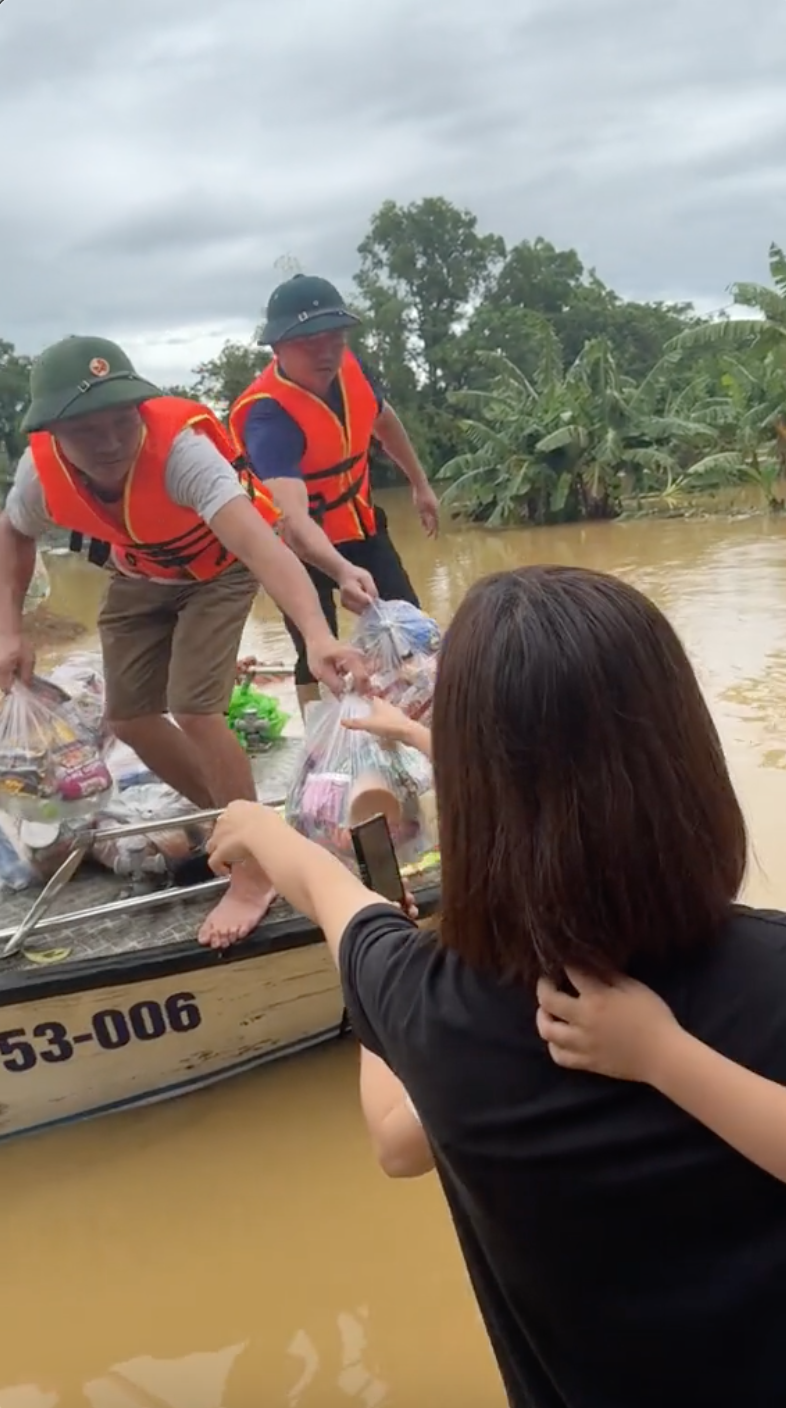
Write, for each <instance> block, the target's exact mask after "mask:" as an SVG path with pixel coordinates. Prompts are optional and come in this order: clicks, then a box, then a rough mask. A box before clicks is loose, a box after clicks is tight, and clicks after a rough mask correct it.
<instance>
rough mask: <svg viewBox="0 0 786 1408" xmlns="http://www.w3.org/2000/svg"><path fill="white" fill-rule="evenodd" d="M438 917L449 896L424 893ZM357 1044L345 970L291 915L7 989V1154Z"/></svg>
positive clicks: (1, 1132)
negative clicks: (59, 1128)
mask: <svg viewBox="0 0 786 1408" xmlns="http://www.w3.org/2000/svg"><path fill="white" fill-rule="evenodd" d="M417 894H418V903H419V907H420V910H421V914H422V915H423V916H424V917H425V916H426V915H427V914H428V913H430V912H432V911H433V909H434V908H435V907H436V903H437V900H438V894H439V892H438V889H437V888H436V887H434V886H431V887H429V888H428V889H427V890H418V892H417ZM346 1030H347V1023H346V1018H345V1013H344V1005H343V999H342V994H341V988H340V983H339V979H338V974H337V972H336V968H335V964H334V963H333V960H332V958H331V956H330V954H329V952H328V949H327V946H326V944H325V942H324V939H323V937H322V935H321V933H320V932H319V930H317V929H315V928H314V927H313V925H311V924H309V923H308V921H306V920H305V919H303V918H302V916H297V915H293V914H292V912H291V911H290V912H289V914H288V915H287V916H286V917H283V918H281V919H275V918H271V919H269V920H267V921H266V922H265V923H263V924H262V925H261V926H260V928H259V929H258V930H257V931H256V933H255V934H254V935H253V936H252V937H251V938H250V939H247V940H245V941H244V942H243V943H241V944H238V945H236V946H235V947H233V948H231V949H229V950H227V951H226V952H225V953H223V954H219V953H217V952H214V951H212V950H210V949H204V948H201V947H200V946H199V945H198V944H196V943H195V942H194V940H193V939H192V940H190V941H188V942H180V943H171V944H164V945H162V946H161V947H159V948H157V949H141V950H137V951H135V952H126V953H119V954H116V955H114V956H111V957H97V958H88V959H83V960H78V961H75V962H69V963H67V964H66V963H64V964H62V965H60V964H55V965H52V967H47V966H43V967H40V968H38V969H37V970H36V969H34V968H32V967H26V968H24V969H16V970H15V971H6V972H5V973H4V974H2V977H0V1142H3V1141H6V1140H9V1139H12V1138H16V1137H18V1136H19V1135H22V1134H31V1133H33V1132H35V1131H39V1130H43V1129H47V1128H50V1127H52V1126H55V1125H64V1124H69V1123H71V1122H73V1121H75V1120H79V1119H85V1118H88V1117H91V1116H96V1115H101V1114H108V1113H111V1112H115V1111H119V1110H127V1109H132V1108H134V1107H135V1106H140V1105H148V1104H151V1103H153V1102H155V1101H159V1100H166V1099H172V1098H173V1097H175V1096H179V1095H185V1094H187V1093H189V1092H191V1091H194V1090H198V1089H201V1088H202V1087H204V1086H207V1085H211V1084H213V1083H214V1082H216V1081H219V1080H224V1079H227V1078H228V1077H230V1076H233V1075H238V1074H241V1073H243V1072H245V1071H248V1070H251V1069H253V1068H254V1067H256V1066H259V1065H263V1064H264V1063H266V1062H270V1061H274V1060H278V1059H280V1058H282V1057H285V1056H288V1055H292V1054H294V1053H295V1052H297V1051H302V1050H305V1049H307V1048H308V1047H312V1046H317V1045H319V1044H321V1043H323V1042H327V1041H331V1040H335V1039H336V1038H338V1037H339V1036H340V1035H342V1034H343V1033H344V1032H345V1031H346Z"/></svg>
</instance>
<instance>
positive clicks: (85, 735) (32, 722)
mask: <svg viewBox="0 0 786 1408" xmlns="http://www.w3.org/2000/svg"><path fill="white" fill-rule="evenodd" d="M111 790H112V778H111V776H110V773H109V770H108V768H107V766H106V763H105V762H104V760H103V758H102V756H101V740H100V738H99V736H98V735H97V733H96V732H95V730H94V729H92V728H90V727H89V725H88V724H87V722H86V720H85V719H84V718H83V717H82V715H81V714H80V712H79V710H78V709H77V708H76V707H75V706H74V704H73V703H72V701H71V700H70V699H69V697H68V695H67V694H66V693H65V691H64V690H62V689H59V688H58V687H57V685H55V684H52V683H51V682H50V681H49V680H44V679H41V678H40V677H39V676H35V677H34V679H33V682H32V684H31V686H30V687H29V688H28V686H26V685H23V684H21V683H20V682H19V681H17V682H16V683H15V684H14V685H13V686H12V688H11V690H10V691H9V693H8V694H7V695H6V696H5V699H4V700H3V703H2V706H1V707H0V807H1V808H2V809H3V810H4V811H7V812H10V813H11V814H12V815H14V816H17V817H19V818H20V819H22V820H25V821H34V822H58V821H68V820H70V819H72V818H75V817H78V816H88V815H95V814H96V813H97V812H99V811H100V810H101V808H102V807H103V806H104V805H105V803H106V800H107V798H108V795H109V793H110V792H111Z"/></svg>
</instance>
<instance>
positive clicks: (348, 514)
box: [229, 274, 439, 709]
mask: <svg viewBox="0 0 786 1408" xmlns="http://www.w3.org/2000/svg"><path fill="white" fill-rule="evenodd" d="M359 321H360V319H359V318H357V317H355V315H354V314H352V313H350V312H349V310H348V309H347V308H346V306H345V304H344V302H343V300H342V298H341V295H340V294H339V292H338V290H337V289H335V288H334V287H333V285H332V284H329V283H328V282H327V280H326V279H319V278H313V277H311V276H308V275H304V274H296V275H295V277H294V278H292V279H288V280H287V281H286V283H283V284H280V285H279V287H278V288H277V289H275V291H274V292H273V293H272V294H271V297H270V302H269V303H268V307H267V321H266V324H265V327H264V328H263V330H262V334H261V337H260V342H261V343H263V344H264V343H268V344H269V345H271V346H272V348H273V352H274V359H273V361H272V362H271V363H270V365H269V366H268V367H266V368H265V370H264V371H263V372H262V374H261V376H258V377H257V378H256V380H255V381H253V382H252V383H251V385H250V386H249V387H248V388H247V390H246V391H244V392H243V394H242V396H240V397H238V399H237V401H236V402H235V404H234V406H233V407H232V409H231V411H230V413H229V426H230V431H231V433H232V437H233V441H234V444H235V448H236V450H237V451H238V453H242V454H244V455H245V456H246V459H247V461H248V463H249V465H250V466H251V468H252V469H253V471H254V474H255V475H256V476H257V478H258V479H260V480H262V481H263V482H264V483H265V484H266V485H267V487H268V489H269V490H270V492H271V493H272V495H273V498H274V500H275V502H276V505H277V507H278V508H279V509H280V510H281V514H282V518H283V533H284V537H285V539H286V541H287V542H288V543H289V544H290V546H291V547H292V548H294V550H295V552H297V554H298V556H299V557H301V558H303V560H304V561H305V562H307V563H308V564H309V572H310V575H311V577H312V580H313V582H314V585H315V587H316V589H317V592H318V594H319V599H320V602H321V604H322V609H323V610H324V612H325V616H326V617H327V619H328V621H329V622H330V624H331V627H332V629H333V630H334V631H335V632H336V633H337V632H338V622H337V616H336V605H335V601H334V596H333V593H334V590H335V587H336V585H338V586H341V582H342V574H344V573H346V571H347V568H348V567H349V566H350V565H353V566H354V567H355V568H356V569H361V570H362V571H364V573H365V574H366V577H367V586H368V592H369V598H370V597H372V596H376V595H379V596H380V597H382V599H383V600H387V601H392V600H403V601H410V602H412V603H413V604H414V605H415V606H417V605H418V604H419V603H418V599H417V596H416V595H415V591H414V588H413V586H412V583H411V582H410V580H409V577H408V576H407V573H406V571H405V570H404V567H403V564H402V562H401V559H400V558H399V555H398V553H397V552H396V549H395V547H394V546H393V543H392V542H391V539H390V537H389V536H388V532H387V520H386V518H385V515H384V513H383V512H382V511H381V510H380V509H378V508H375V506H374V504H373V502H372V497H371V485H370V482H369V466H368V456H369V448H370V445H371V439H372V436H374V437H376V439H377V440H379V442H380V444H381V445H382V448H383V449H384V450H385V452H386V454H387V455H388V456H389V457H390V459H391V460H393V462H394V463H395V464H397V465H398V466H399V468H400V469H401V471H402V473H403V474H404V475H405V476H406V478H407V479H408V480H409V482H410V484H411V486H412V497H413V500H414V503H415V508H416V510H417V512H418V514H419V516H420V520H421V523H422V524H423V527H424V529H425V531H426V533H427V534H428V535H429V536H430V537H433V536H435V535H436V533H437V529H438V526H439V505H438V502H437V498H436V495H435V494H434V491H433V489H432V488H431V486H430V484H429V482H428V479H427V478H426V475H425V472H424V470H423V468H422V466H421V464H420V462H419V460H418V457H417V455H416V453H415V451H414V449H413V447H412V444H411V442H410V440H409V437H408V435H407V433H406V431H405V429H404V427H403V425H402V424H401V421H400V420H399V418H398V416H397V415H396V413H395V411H394V410H393V408H392V407H391V406H390V405H388V404H387V402H386V401H385V398H384V395H383V393H382V391H381V389H380V388H379V386H378V385H377V384H376V382H375V380H374V378H373V376H372V375H371V374H370V373H369V371H368V369H367V368H366V367H364V366H363V364H362V362H361V361H360V360H359V358H357V357H356V356H355V355H354V353H352V352H351V351H350V350H349V348H348V347H347V332H348V330H349V329H351V328H352V327H353V326H355V325H356V324H357V323H359ZM345 604H346V603H345ZM285 624H286V626H287V629H288V631H289V634H290V636H291V637H292V640H293V642H294V645H295V649H296V651H297V660H296V664H295V682H296V684H297V688H298V696H299V699H300V705H301V709H303V708H304V707H305V705H306V704H307V703H308V702H309V701H310V700H311V699H314V698H318V694H319V691H318V689H317V686H316V683H315V681H314V676H313V672H312V670H311V669H310V667H309V663H308V658H307V652H306V650H305V648H304V642H303V637H302V633H301V632H300V630H299V629H298V626H297V623H296V622H294V621H292V620H291V619H287V618H286V617H285Z"/></svg>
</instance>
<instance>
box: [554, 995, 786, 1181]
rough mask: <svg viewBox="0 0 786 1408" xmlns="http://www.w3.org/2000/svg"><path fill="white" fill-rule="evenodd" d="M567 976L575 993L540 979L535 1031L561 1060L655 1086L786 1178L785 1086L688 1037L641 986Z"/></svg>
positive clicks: (760, 1163) (766, 1168)
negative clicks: (536, 1027)
mask: <svg viewBox="0 0 786 1408" xmlns="http://www.w3.org/2000/svg"><path fill="white" fill-rule="evenodd" d="M568 977H569V978H570V981H571V983H572V984H573V986H574V988H575V989H576V991H577V992H578V994H579V996H578V997H572V996H571V995H570V994H568V993H565V992H560V991H559V990H558V989H557V988H555V987H554V985H553V984H552V983H549V982H547V981H546V980H545V979H544V980H542V981H541V982H540V983H539V984H538V1001H539V1003H540V1007H539V1009H538V1015H537V1025H538V1031H539V1033H540V1035H541V1036H542V1037H543V1039H544V1041H546V1042H547V1043H548V1047H549V1051H550V1053H551V1056H552V1058H553V1060H554V1061H555V1062H556V1063H557V1065H559V1066H566V1067H569V1068H570V1069H572V1070H584V1071H595V1072H596V1073H597V1074H599V1075H605V1076H611V1077H614V1078H617V1079H620V1080H635V1081H641V1082H643V1083H644V1084H646V1085H651V1086H653V1087H654V1088H655V1089H656V1090H659V1091H660V1093H661V1094H662V1095H665V1096H666V1097H667V1099H669V1100H672V1101H673V1102H674V1104H675V1105H679V1106H680V1108H681V1109H683V1110H685V1111H686V1112H687V1113H688V1114H689V1115H692V1116H693V1117H694V1119H697V1120H698V1121H699V1122H700V1123H701V1124H703V1125H706V1126H707V1128H708V1129H711V1130H712V1131H713V1133H715V1134H717V1135H718V1137H719V1138H720V1139H723V1140H724V1141H725V1142H726V1143H727V1144H730V1145H731V1146H732V1148H733V1149H736V1150H737V1152H738V1153H740V1154H743V1155H744V1156H745V1158H746V1159H750V1161H751V1163H754V1164H757V1165H758V1166H759V1168H762V1169H764V1171H765V1172H766V1173H770V1174H772V1176H773V1177H774V1178H778V1179H780V1180H781V1181H782V1182H784V1183H786V1087H784V1086H782V1085H778V1084H777V1083H776V1082H775V1081H771V1080H767V1079H765V1077H764V1076H759V1075H756V1074H754V1072H753V1071H749V1070H747V1069H746V1068H745V1067H744V1066H738V1065H737V1064H736V1063H735V1062H734V1061H730V1060H729V1059H728V1058H727V1057H726V1056H721V1054H720V1052H718V1051H714V1050H713V1049H712V1047H710V1046H706V1045H705V1044H704V1042H701V1041H699V1040H698V1039H697V1038H696V1037H694V1036H691V1035H690V1033H689V1032H686V1031H685V1030H684V1029H683V1028H682V1027H681V1026H680V1025H679V1023H678V1022H677V1019H676V1017H675V1016H674V1014H673V1013H672V1012H671V1010H670V1009H669V1008H668V1007H667V1006H666V1003H665V1002H663V1001H662V1000H661V999H660V998H659V997H658V996H657V995H656V994H655V993H654V992H652V991H651V990H650V989H649V988H647V987H645V986H644V985H643V984H642V983H637V982H634V981H633V979H630V978H625V979H621V980H619V981H618V982H615V983H612V984H605V983H599V982H598V981H597V980H596V979H594V978H589V977H587V976H586V975H585V974H582V973H577V972H575V971H574V970H573V969H570V970H569V972H568Z"/></svg>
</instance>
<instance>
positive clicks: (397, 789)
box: [285, 694, 433, 865]
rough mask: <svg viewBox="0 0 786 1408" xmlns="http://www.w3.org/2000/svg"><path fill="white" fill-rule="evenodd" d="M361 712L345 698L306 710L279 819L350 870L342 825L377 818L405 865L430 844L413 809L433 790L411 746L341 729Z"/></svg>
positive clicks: (359, 704)
mask: <svg viewBox="0 0 786 1408" xmlns="http://www.w3.org/2000/svg"><path fill="white" fill-rule="evenodd" d="M368 710H369V705H368V702H367V701H366V700H365V699H363V698H361V697H360V696H359V695H356V694H347V695H345V696H344V697H343V699H341V700H336V699H330V700H327V701H326V702H325V703H323V704H318V705H315V706H314V708H313V710H310V711H309V714H308V717H307V720H306V736H305V739H304V742H303V750H302V754H301V758H300V762H299V765H298V766H297V768H296V770H295V775H294V778H293V780H292V783H291V786H290V789H289V795H288V797H287V801H286V809H285V815H286V817H287V820H288V821H289V822H290V823H291V824H292V825H293V826H294V827H295V828H296V830H298V831H299V832H300V833H301V834H302V835H303V836H307V837H308V838H309V840H312V841H317V842H318V843H319V844H320V845H322V846H325V847H326V849H327V850H330V851H332V853H333V854H334V855H336V856H339V857H340V859H341V860H344V861H346V862H348V863H350V864H353V865H354V851H353V848H352V838H351V836H350V833H349V827H350V826H351V825H354V824H356V823H357V822H360V821H363V820H365V819H366V818H367V817H368V816H370V815H374V814H376V813H379V812H381V813H382V814H383V815H384V816H385V817H386V818H387V822H388V825H389V827H390V832H391V835H392V837H393V842H394V844H395V846H396V852H397V854H398V859H399V861H400V863H401V864H406V863H408V862H409V861H412V860H415V859H416V858H417V857H418V856H419V855H422V854H423V852H424V851H428V850H430V849H431V847H432V845H433V837H432V835H431V832H430V830H429V828H428V826H427V825H426V821H425V818H424V815H423V812H422V809H421V804H420V803H421V797H422V796H423V795H424V794H425V793H427V792H428V791H429V789H430V788H431V786H432V785H433V784H432V773H431V765H430V763H429V762H428V760H427V759H426V758H424V757H423V755H422V754H421V753H418V752H417V751H416V750H415V749H414V748H407V747H404V746H403V745H402V744H398V743H397V744H392V745H387V744H383V743H381V742H380V741H379V739H377V738H374V737H373V736H372V735H371V734H369V733H364V732H362V731H356V730H354V729H346V728H343V727H342V723H341V721H342V719H345V718H362V717H363V716H364V714H367V713H368Z"/></svg>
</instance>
